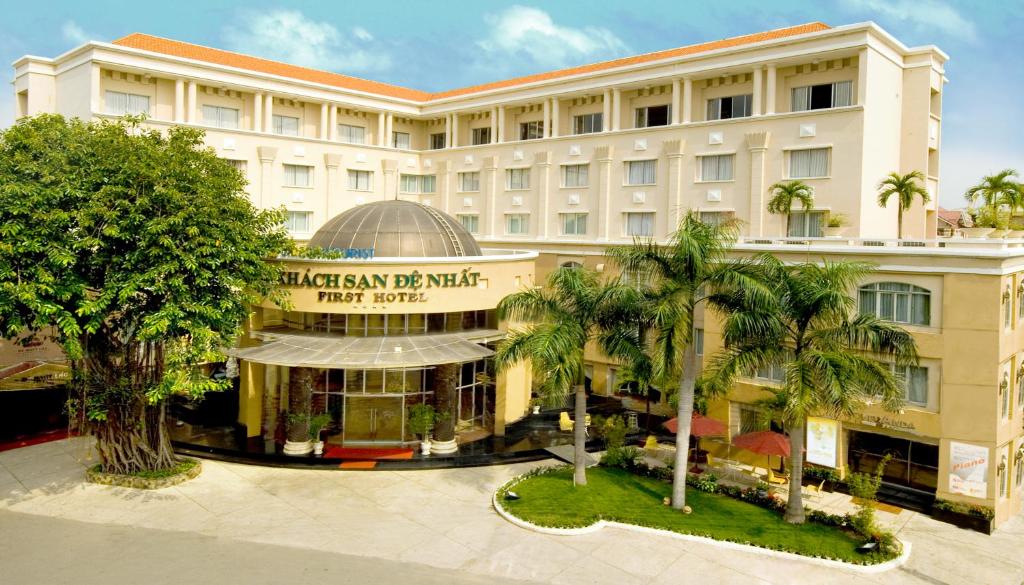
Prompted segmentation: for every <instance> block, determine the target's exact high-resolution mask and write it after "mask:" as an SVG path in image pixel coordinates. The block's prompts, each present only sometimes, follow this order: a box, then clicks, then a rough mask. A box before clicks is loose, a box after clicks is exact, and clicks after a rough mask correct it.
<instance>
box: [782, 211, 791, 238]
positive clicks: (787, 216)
mask: <svg viewBox="0 0 1024 585" xmlns="http://www.w3.org/2000/svg"><path fill="white" fill-rule="evenodd" d="M789 222H790V215H789V214H788V213H787V214H786V233H784V234H782V237H784V238H788V237H789Z"/></svg>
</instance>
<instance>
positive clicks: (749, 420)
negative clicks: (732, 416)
mask: <svg viewBox="0 0 1024 585" xmlns="http://www.w3.org/2000/svg"><path fill="white" fill-rule="evenodd" d="M739 410H740V428H739V432H738V433H737V434H740V435H745V434H747V433H753V432H757V431H759V430H761V429H760V426H759V425H758V418H760V417H759V416H758V412H757V409H756V408H750V407H748V406H740V408H739Z"/></svg>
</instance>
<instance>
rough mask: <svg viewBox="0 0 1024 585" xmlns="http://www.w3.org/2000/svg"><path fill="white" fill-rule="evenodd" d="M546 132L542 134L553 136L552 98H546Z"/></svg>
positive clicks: (545, 136)
mask: <svg viewBox="0 0 1024 585" xmlns="http://www.w3.org/2000/svg"><path fill="white" fill-rule="evenodd" d="M543 120H544V122H543V124H544V132H543V133H541V136H542V137H544V138H547V137H549V136H551V100H544V118H543Z"/></svg>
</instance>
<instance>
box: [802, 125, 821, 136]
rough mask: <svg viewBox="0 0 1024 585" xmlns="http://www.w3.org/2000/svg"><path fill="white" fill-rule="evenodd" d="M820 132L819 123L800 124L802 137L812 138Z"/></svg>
mask: <svg viewBox="0 0 1024 585" xmlns="http://www.w3.org/2000/svg"><path fill="white" fill-rule="evenodd" d="M817 134H818V125H817V124H800V138H810V137H811V136H816V135H817Z"/></svg>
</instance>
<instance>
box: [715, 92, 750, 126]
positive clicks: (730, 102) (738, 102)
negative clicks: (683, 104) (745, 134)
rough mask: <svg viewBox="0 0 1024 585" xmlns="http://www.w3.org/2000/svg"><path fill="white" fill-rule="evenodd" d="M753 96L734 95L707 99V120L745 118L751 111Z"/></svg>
mask: <svg viewBox="0 0 1024 585" xmlns="http://www.w3.org/2000/svg"><path fill="white" fill-rule="evenodd" d="M753 103H754V96H753V95H751V94H747V95H734V96H730V97H721V98H714V99H710V100H708V117H707V119H708V120H728V119H730V118H746V117H747V116H750V115H751V113H752V111H753V110H752V105H753Z"/></svg>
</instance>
